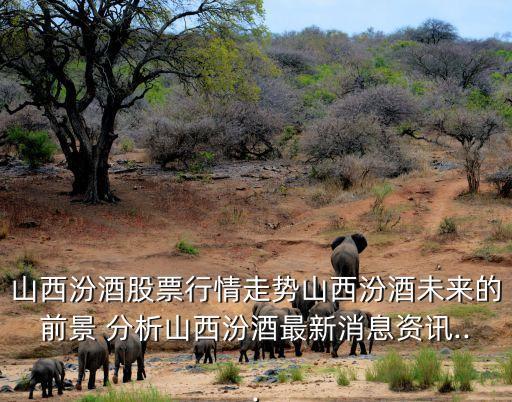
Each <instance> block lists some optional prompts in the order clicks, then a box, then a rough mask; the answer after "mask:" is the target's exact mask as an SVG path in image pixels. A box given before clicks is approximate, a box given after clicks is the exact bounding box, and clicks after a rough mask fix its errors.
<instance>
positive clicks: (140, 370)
mask: <svg viewBox="0 0 512 402" xmlns="http://www.w3.org/2000/svg"><path fill="white" fill-rule="evenodd" d="M144 373H145V370H144V358H143V357H142V356H139V357H138V358H137V381H142V380H144Z"/></svg>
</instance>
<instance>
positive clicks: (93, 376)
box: [87, 369, 96, 389]
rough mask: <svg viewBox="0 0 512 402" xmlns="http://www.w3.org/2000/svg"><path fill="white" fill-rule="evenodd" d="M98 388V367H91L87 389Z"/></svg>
mask: <svg viewBox="0 0 512 402" xmlns="http://www.w3.org/2000/svg"><path fill="white" fill-rule="evenodd" d="M95 388H96V369H89V382H88V383H87V389H95Z"/></svg>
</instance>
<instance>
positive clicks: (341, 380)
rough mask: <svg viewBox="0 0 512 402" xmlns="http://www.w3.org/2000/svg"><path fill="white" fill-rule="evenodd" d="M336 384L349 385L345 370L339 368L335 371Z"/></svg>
mask: <svg viewBox="0 0 512 402" xmlns="http://www.w3.org/2000/svg"><path fill="white" fill-rule="evenodd" d="M336 384H338V385H339V386H340V387H348V386H349V385H350V380H349V379H348V375H347V373H346V372H345V370H342V369H340V370H338V372H337V373H336Z"/></svg>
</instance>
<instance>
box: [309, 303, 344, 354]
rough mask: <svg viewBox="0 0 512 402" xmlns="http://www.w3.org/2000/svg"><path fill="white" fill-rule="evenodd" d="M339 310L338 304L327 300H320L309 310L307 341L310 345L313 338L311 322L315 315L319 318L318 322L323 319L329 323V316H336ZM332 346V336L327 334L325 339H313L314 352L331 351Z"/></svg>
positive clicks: (312, 348)
mask: <svg viewBox="0 0 512 402" xmlns="http://www.w3.org/2000/svg"><path fill="white" fill-rule="evenodd" d="M337 310H338V306H337V304H335V303H333V302H331V301H326V302H318V303H316V304H315V305H314V306H313V307H311V309H310V310H309V317H308V320H307V323H306V325H307V332H308V336H307V343H308V345H309V343H310V341H311V339H310V333H311V322H312V321H313V317H316V319H317V320H318V323H320V322H322V319H323V320H325V322H326V323H327V322H328V320H329V317H331V319H332V317H333V316H334V313H335V312H336V311H337ZM330 346H331V339H330V337H328V336H326V337H325V339H313V342H312V345H311V350H312V351H313V352H326V353H329V352H330Z"/></svg>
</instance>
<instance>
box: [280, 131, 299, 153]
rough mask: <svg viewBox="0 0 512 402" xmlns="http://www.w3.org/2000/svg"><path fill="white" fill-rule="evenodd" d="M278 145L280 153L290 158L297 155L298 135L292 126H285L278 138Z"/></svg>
mask: <svg viewBox="0 0 512 402" xmlns="http://www.w3.org/2000/svg"><path fill="white" fill-rule="evenodd" d="M278 145H279V147H280V148H281V151H282V152H286V153H287V156H289V157H290V158H292V159H293V158H296V157H297V156H298V154H299V150H300V145H299V133H298V131H297V129H296V128H295V127H294V126H286V127H285V128H284V130H283V132H282V134H281V136H280V137H279V140H278Z"/></svg>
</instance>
